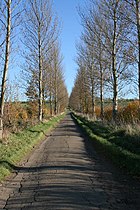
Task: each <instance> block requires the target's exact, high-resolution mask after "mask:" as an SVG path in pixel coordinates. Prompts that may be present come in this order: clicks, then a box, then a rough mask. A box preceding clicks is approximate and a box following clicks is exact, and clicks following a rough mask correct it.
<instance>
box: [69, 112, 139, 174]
mask: <svg viewBox="0 0 140 210" xmlns="http://www.w3.org/2000/svg"><path fill="white" fill-rule="evenodd" d="M73 117H74V119H75V120H76V122H77V123H78V124H79V125H80V126H81V127H82V129H83V130H84V132H85V133H86V135H88V136H89V137H90V139H91V140H92V141H93V144H94V146H95V147H96V149H97V150H98V151H99V152H101V153H103V154H104V155H105V156H106V157H108V158H109V159H110V160H111V161H112V162H113V163H115V164H116V165H117V166H118V167H119V168H121V169H123V170H125V171H126V172H127V173H129V174H131V175H133V176H140V155H139V154H136V153H133V152H131V151H129V150H127V149H126V148H125V149H124V148H123V147H122V146H119V145H117V144H115V143H114V142H111V141H109V140H108V139H107V136H108V137H109V134H110V133H111V132H110V131H109V129H107V128H105V127H103V125H102V129H101V128H100V127H99V126H97V124H96V126H95V131H94V129H92V128H93V125H92V124H90V123H89V122H88V121H87V120H86V119H84V118H81V117H79V116H76V115H74V114H73ZM103 128H104V129H103ZM99 131H100V132H99ZM112 133H113V132H112ZM117 138H118V136H117ZM121 138H122V136H120V141H121ZM114 139H115V136H114ZM117 141H118V140H117Z"/></svg>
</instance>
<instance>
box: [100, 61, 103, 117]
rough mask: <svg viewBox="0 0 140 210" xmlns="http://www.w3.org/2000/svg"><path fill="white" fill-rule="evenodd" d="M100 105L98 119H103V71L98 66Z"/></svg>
mask: <svg viewBox="0 0 140 210" xmlns="http://www.w3.org/2000/svg"><path fill="white" fill-rule="evenodd" d="M100 104H101V113H100V117H101V119H102V120H103V119H104V99H103V71H102V66H101V64H100Z"/></svg>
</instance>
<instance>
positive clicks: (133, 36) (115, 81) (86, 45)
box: [70, 0, 140, 120]
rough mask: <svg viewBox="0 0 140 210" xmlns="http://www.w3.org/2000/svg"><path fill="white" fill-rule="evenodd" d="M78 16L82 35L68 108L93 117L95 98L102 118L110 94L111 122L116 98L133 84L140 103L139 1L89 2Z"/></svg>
mask: <svg viewBox="0 0 140 210" xmlns="http://www.w3.org/2000/svg"><path fill="white" fill-rule="evenodd" d="M79 14H80V17H81V22H82V26H83V32H82V35H81V39H80V42H79V44H78V45H77V52H78V55H77V59H76V62H77V64H78V72H77V76H76V80H75V85H74V88H73V91H72V94H71V97H70V106H71V107H72V108H74V109H76V110H78V111H80V112H83V113H90V114H92V116H95V99H96V98H97V97H98V98H100V106H101V108H100V110H101V112H100V113H101V118H103V117H104V97H105V96H108V97H109V96H110V94H111V95H112V101H113V108H112V110H113V112H112V117H113V119H114V120H115V119H116V116H117V112H118V96H119V94H120V93H124V92H126V91H127V87H128V88H129V89H130V87H132V85H133V84H136V86H137V93H138V95H139V102H140V2H139V0H97V1H93V0H90V1H89V2H88V4H86V7H85V8H84V9H81V8H80V9H79ZM75 98H76V100H75ZM139 104H140V103H139Z"/></svg>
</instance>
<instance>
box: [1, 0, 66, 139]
mask: <svg viewBox="0 0 140 210" xmlns="http://www.w3.org/2000/svg"><path fill="white" fill-rule="evenodd" d="M59 28H60V22H59V20H58V17H57V16H56V14H55V13H54V11H53V4H52V1H51V0H26V1H22V0H1V1H0V68H1V81H2V82H1V98H0V136H1V137H2V134H3V128H4V125H5V114H6V107H7V106H8V103H9V102H6V101H5V97H6V91H7V89H8V88H10V87H8V82H7V79H8V77H7V74H8V69H9V66H10V65H13V63H12V61H11V56H12V53H13V52H14V51H16V43H18V45H19V46H18V47H19V48H20V51H22V53H21V52H20V53H21V54H22V60H24V62H23V65H22V71H21V79H22V86H23V85H24V88H25V93H26V96H27V99H28V101H29V102H30V103H29V104H30V105H32V106H33V105H34V104H36V106H37V107H38V109H37V117H38V121H39V122H41V121H42V120H43V116H44V109H45V108H46V107H47V109H49V112H50V113H49V114H50V115H53V114H55V115H56V114H58V113H60V112H62V111H64V109H65V107H66V106H67V103H68V93H67V89H66V86H65V81H64V73H63V63H62V61H63V57H62V55H61V47H60V41H59V35H60V29H59ZM19 62H20V61H19ZM10 69H11V68H10ZM11 74H12V70H11ZM19 85H20V84H19ZM12 102H13V101H12ZM8 107H9V106H8Z"/></svg>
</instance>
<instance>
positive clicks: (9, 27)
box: [0, 0, 21, 138]
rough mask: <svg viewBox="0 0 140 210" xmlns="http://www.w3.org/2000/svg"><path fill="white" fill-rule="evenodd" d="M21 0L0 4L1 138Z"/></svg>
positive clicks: (0, 136) (7, 0)
mask: <svg viewBox="0 0 140 210" xmlns="http://www.w3.org/2000/svg"><path fill="white" fill-rule="evenodd" d="M20 2H21V0H18V1H16V0H14V1H11V0H3V1H1V3H0V28H1V29H2V31H1V32H0V38H1V39H0V48H2V54H1V58H2V60H3V62H2V63H3V64H2V68H3V71H2V83H1V98H0V138H2V133H3V115H4V100H5V90H6V80H7V73H8V67H9V59H10V52H11V50H10V48H11V36H12V32H13V30H14V28H15V27H16V26H17V25H18V24H17V19H18V18H19V15H20V11H19V10H18V11H17V7H18V6H19V3H20Z"/></svg>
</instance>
